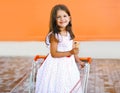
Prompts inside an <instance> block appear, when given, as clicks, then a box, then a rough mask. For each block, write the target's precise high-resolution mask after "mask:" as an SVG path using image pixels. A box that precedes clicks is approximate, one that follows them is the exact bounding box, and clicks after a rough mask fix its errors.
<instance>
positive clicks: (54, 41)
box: [50, 35, 78, 58]
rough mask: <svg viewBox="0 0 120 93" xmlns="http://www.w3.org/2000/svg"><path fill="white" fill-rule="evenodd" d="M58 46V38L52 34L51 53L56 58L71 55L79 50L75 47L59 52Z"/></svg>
mask: <svg viewBox="0 0 120 93" xmlns="http://www.w3.org/2000/svg"><path fill="white" fill-rule="evenodd" d="M57 46H58V40H57V39H56V38H55V36H54V35H51V36H50V53H51V56H52V57H54V58H59V57H66V56H71V55H73V54H75V53H77V52H78V49H77V48H74V49H72V50H70V51H66V52H58V51H57Z"/></svg>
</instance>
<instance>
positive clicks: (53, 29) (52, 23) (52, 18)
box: [48, 4, 75, 39]
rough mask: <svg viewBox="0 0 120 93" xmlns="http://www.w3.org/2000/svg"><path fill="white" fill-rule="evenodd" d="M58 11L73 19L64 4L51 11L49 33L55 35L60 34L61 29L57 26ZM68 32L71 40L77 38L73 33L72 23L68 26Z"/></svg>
mask: <svg viewBox="0 0 120 93" xmlns="http://www.w3.org/2000/svg"><path fill="white" fill-rule="evenodd" d="M58 10H63V11H65V12H66V13H67V14H68V15H69V16H70V17H71V14H70V11H69V9H68V8H67V7H66V6H65V5H63V4H58V5H55V6H54V7H53V8H52V10H51V14H50V22H49V32H48V33H50V32H52V33H53V34H58V33H59V32H60V30H59V27H58V26H57V24H56V17H57V11H58ZM66 31H68V32H69V33H70V37H71V39H74V38H75V35H74V33H73V32H72V23H71V21H70V22H69V24H68V25H67V27H66Z"/></svg>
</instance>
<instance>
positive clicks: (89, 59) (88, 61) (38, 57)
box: [34, 55, 92, 64]
mask: <svg viewBox="0 0 120 93" xmlns="http://www.w3.org/2000/svg"><path fill="white" fill-rule="evenodd" d="M46 57H47V56H41V55H36V56H35V57H34V61H37V60H38V59H40V58H42V59H44V60H45V59H46ZM80 60H81V61H83V62H87V63H89V64H90V63H91V60H92V59H91V57H80Z"/></svg>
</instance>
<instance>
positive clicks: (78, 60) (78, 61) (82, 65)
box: [73, 42, 85, 67]
mask: <svg viewBox="0 0 120 93" xmlns="http://www.w3.org/2000/svg"><path fill="white" fill-rule="evenodd" d="M73 48H78V49H79V42H74V44H73ZM74 57H75V61H76V62H77V63H78V64H80V66H81V67H84V66H85V63H84V62H82V61H81V60H80V59H79V56H78V54H74Z"/></svg>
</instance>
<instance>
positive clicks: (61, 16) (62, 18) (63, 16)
mask: <svg viewBox="0 0 120 93" xmlns="http://www.w3.org/2000/svg"><path fill="white" fill-rule="evenodd" d="M69 22H70V16H69V15H68V14H67V13H66V12H65V11H64V10H58V11H57V16H56V24H57V25H58V26H59V27H60V28H66V26H67V25H68V24H69Z"/></svg>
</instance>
